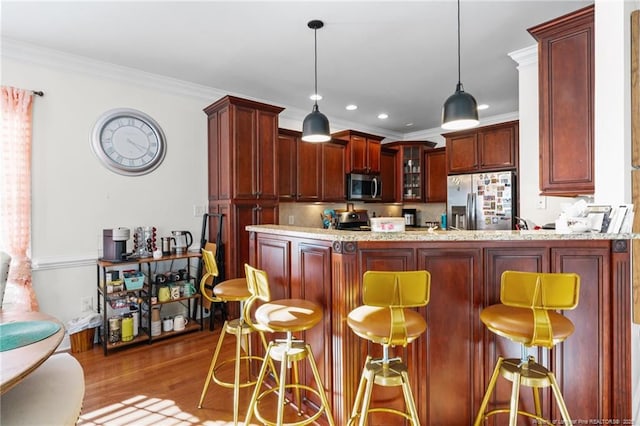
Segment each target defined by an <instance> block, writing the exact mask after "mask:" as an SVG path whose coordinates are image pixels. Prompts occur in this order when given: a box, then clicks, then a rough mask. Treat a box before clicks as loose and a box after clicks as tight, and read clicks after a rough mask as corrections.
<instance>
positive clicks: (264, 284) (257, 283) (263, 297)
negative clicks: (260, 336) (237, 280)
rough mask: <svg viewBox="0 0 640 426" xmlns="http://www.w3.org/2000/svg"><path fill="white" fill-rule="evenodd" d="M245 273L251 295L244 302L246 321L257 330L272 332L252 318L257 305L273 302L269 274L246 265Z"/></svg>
mask: <svg viewBox="0 0 640 426" xmlns="http://www.w3.org/2000/svg"><path fill="white" fill-rule="evenodd" d="M244 271H245V275H246V277H247V286H248V287H249V292H250V293H251V297H249V299H247V300H246V301H245V302H244V306H243V312H244V319H245V321H246V322H247V323H248V324H249V325H250V326H251V327H253V328H255V329H256V330H260V331H271V330H270V329H268V328H266V327H264V326H262V325H260V324H259V323H257V322H256V321H254V320H253V316H252V311H253V308H254V305H255V304H256V303H258V302H269V301H271V291H270V290H269V278H268V277H267V273H266V272H265V271H263V270H261V269H257V268H254V267H253V266H251V265H249V264H246V263H245V264H244Z"/></svg>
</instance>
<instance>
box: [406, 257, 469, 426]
mask: <svg viewBox="0 0 640 426" xmlns="http://www.w3.org/2000/svg"><path fill="white" fill-rule="evenodd" d="M417 251H418V269H426V270H427V271H429V273H430V274H431V297H430V302H429V304H428V305H427V307H426V309H425V310H426V319H427V334H426V336H425V337H426V345H425V346H426V348H425V351H424V352H423V356H422V357H417V359H416V360H415V361H414V362H413V363H411V364H410V366H409V371H410V372H411V373H410V376H411V377H412V380H413V378H416V379H418V380H413V383H412V385H413V386H414V387H416V386H417V387H418V392H416V401H417V405H418V407H419V408H418V410H419V416H420V421H421V422H424V424H431V425H442V426H456V425H460V424H463V423H466V422H467V419H472V418H473V417H474V416H475V411H476V409H477V404H476V398H475V395H476V394H477V392H478V390H479V389H480V387H481V384H482V382H481V375H480V374H477V373H478V372H479V371H481V360H482V358H481V356H480V355H481V351H479V350H478V343H479V342H480V341H482V329H481V323H480V320H479V317H478V309H477V307H478V306H479V305H480V304H481V301H482V263H481V261H482V250H481V249H480V248H454V247H447V246H440V247H434V248H428V249H427V248H419V249H418V250H417ZM459 318H465V319H466V320H465V321H457V320H456V319H459ZM461 419H465V420H464V421H462V422H461Z"/></svg>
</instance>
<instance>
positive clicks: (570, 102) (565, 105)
mask: <svg viewBox="0 0 640 426" xmlns="http://www.w3.org/2000/svg"><path fill="white" fill-rule="evenodd" d="M594 31H595V25H594V6H593V5H591V6H588V7H586V8H583V9H580V10H577V11H575V12H573V13H570V14H568V15H564V16H561V17H559V18H557V19H554V20H552V21H549V22H545V23H543V24H540V25H537V26H535V27H533V28H529V33H530V34H531V35H532V36H533V37H534V38H535V39H536V40H537V41H538V57H539V61H540V62H539V64H538V69H539V75H538V81H539V88H538V90H539V106H540V191H541V193H542V194H544V195H557V196H563V195H564V196H574V195H576V194H593V192H594V190H595V182H594V178H595V170H594V117H595V114H594V87H595V85H594V79H595V76H594V63H595V61H594Z"/></svg>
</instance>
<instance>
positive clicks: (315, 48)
mask: <svg viewBox="0 0 640 426" xmlns="http://www.w3.org/2000/svg"><path fill="white" fill-rule="evenodd" d="M313 57H314V62H313V69H314V71H313V76H314V77H313V81H314V82H315V86H314V88H313V93H314V95H315V96H314V97H313V102H314V105H316V106H317V105H318V30H317V29H316V28H314V29H313Z"/></svg>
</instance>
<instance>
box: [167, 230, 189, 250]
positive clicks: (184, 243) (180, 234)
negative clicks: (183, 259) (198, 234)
mask: <svg viewBox="0 0 640 426" xmlns="http://www.w3.org/2000/svg"><path fill="white" fill-rule="evenodd" d="M171 236H172V237H173V238H174V247H175V248H176V254H185V253H186V252H187V250H189V247H191V244H193V236H192V235H191V232H189V231H171Z"/></svg>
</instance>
